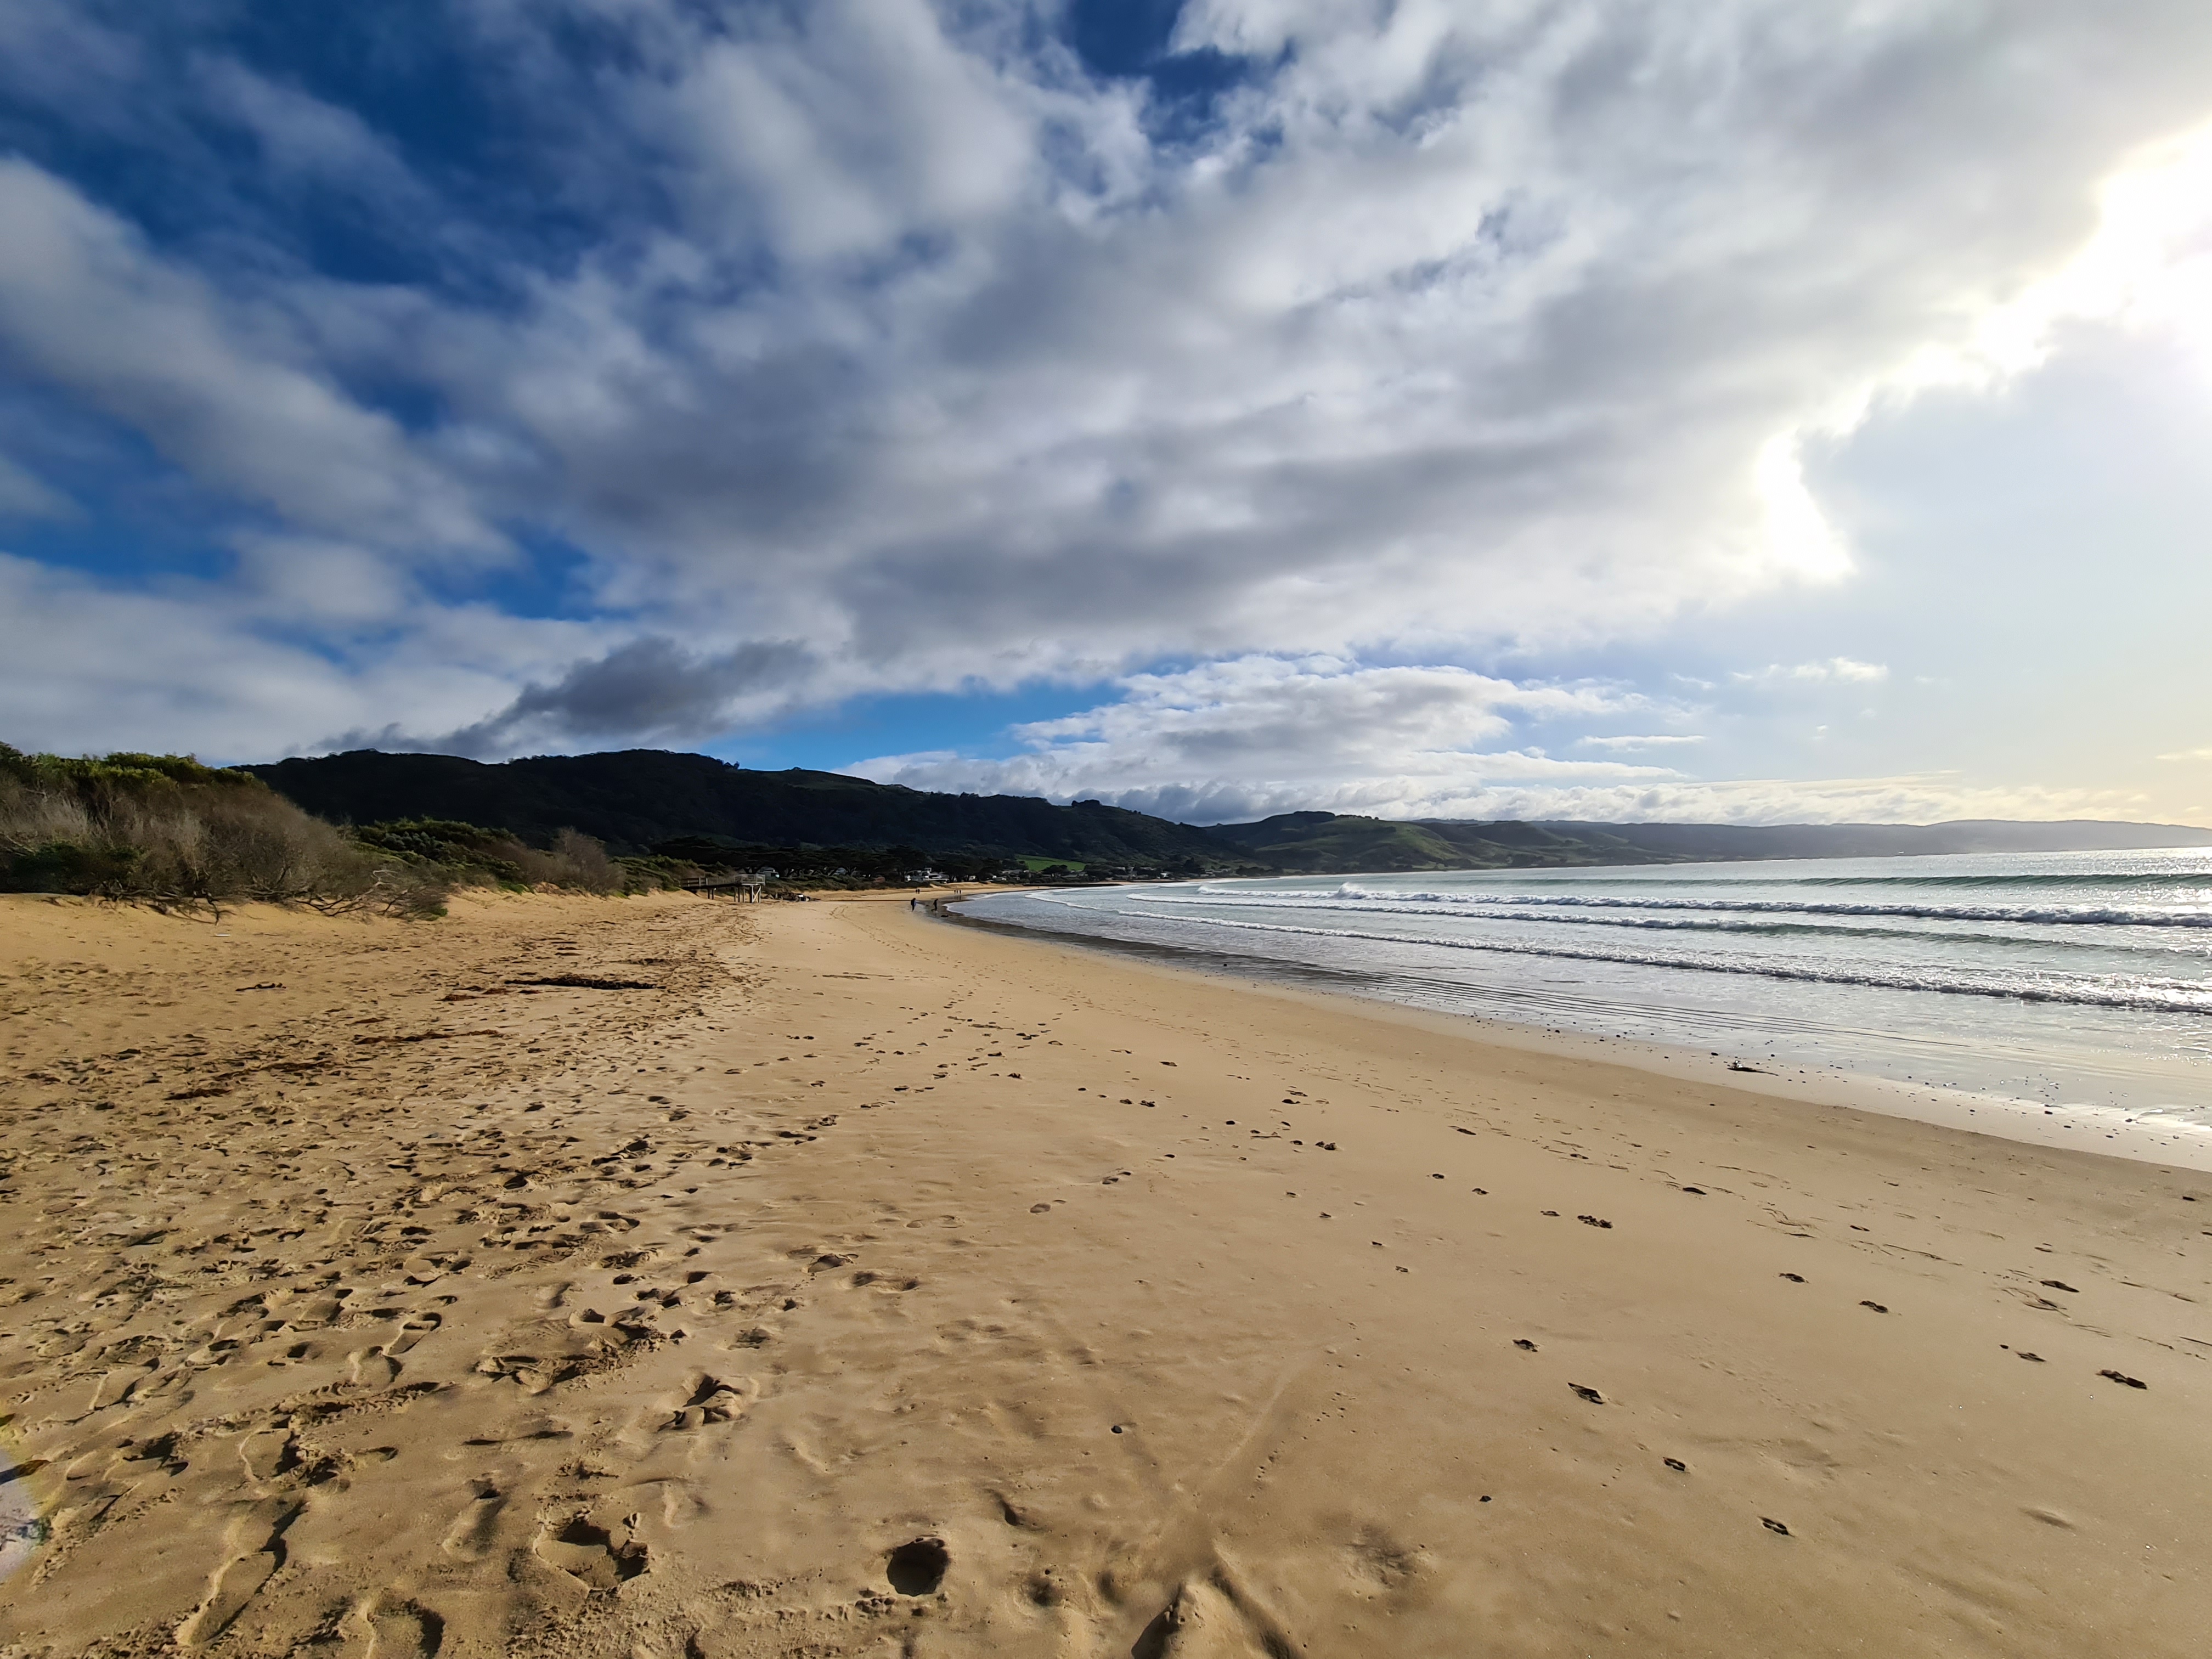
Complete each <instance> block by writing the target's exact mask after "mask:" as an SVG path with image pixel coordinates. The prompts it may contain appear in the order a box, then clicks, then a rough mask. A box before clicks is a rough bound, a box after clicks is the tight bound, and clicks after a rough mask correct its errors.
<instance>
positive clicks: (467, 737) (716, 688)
mask: <svg viewBox="0 0 2212 1659" xmlns="http://www.w3.org/2000/svg"><path fill="white" fill-rule="evenodd" d="M812 667H813V659H812V658H811V654H810V653H808V652H807V651H806V649H805V647H803V646H800V645H799V644H797V643H796V642H794V641H785V640H775V641H749V642H747V643H746V644H744V645H741V646H738V647H736V648H735V649H734V650H729V651H722V652H716V653H711V654H708V653H699V652H694V651H690V650H687V649H685V648H684V647H683V646H681V645H678V643H677V642H676V641H674V640H671V639H667V638H665V637H662V636H659V635H648V636H647V637H645V638H642V639H636V640H632V641H629V642H628V643H627V644H624V645H620V646H617V647H615V648H614V649H613V650H611V651H610V652H608V653H606V654H605V655H604V656H600V657H595V658H592V659H588V660H586V661H582V662H576V663H572V664H570V665H568V668H567V670H566V671H563V672H562V674H561V675H560V677H559V678H556V679H555V680H552V681H551V682H550V683H548V684H530V685H526V686H525V687H524V688H523V689H522V690H521V691H520V693H519V694H518V695H517V696H515V698H514V700H513V702H510V703H508V704H507V707H505V708H501V709H500V710H499V711H498V712H497V713H495V714H491V715H489V716H487V717H486V718H485V719H483V720H477V721H473V722H471V724H470V725H467V726H460V727H458V728H456V729H455V730H453V731H450V732H441V733H438V734H436V735H424V734H416V733H410V732H405V731H404V730H402V729H400V728H398V727H397V726H388V727H386V728H385V729H383V730H381V731H379V732H362V731H355V732H348V733H346V734H345V735H344V736H343V737H340V738H331V739H330V740H329V741H328V742H327V743H325V744H317V745H314V746H315V747H318V748H329V749H357V748H363V747H370V746H374V747H377V748H381V749H412V750H429V751H431V752H434V753H437V754H444V755H471V756H480V757H496V756H506V755H513V754H518V753H525V752H529V751H532V750H554V751H556V752H557V751H562V750H571V749H576V748H585V747H604V746H609V745H612V744H625V743H641V744H642V743H653V742H662V743H696V742H699V741H702V739H704V738H708V737H709V736H711V735H712V734H714V733H715V732H720V731H725V730H727V729H728V728H729V727H730V726H732V725H733V724H737V723H738V722H740V721H745V720H760V719H761V718H763V716H764V715H765V714H769V713H771V712H773V711H775V710H777V709H779V708H785V707H788V706H789V705H790V704H792V703H793V702H797V701H799V699H800V697H801V696H802V694H803V690H804V685H805V678H806V676H807V674H808V672H809V671H810V670H811V668H812Z"/></svg>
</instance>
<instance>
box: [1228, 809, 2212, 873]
mask: <svg viewBox="0 0 2212 1659" xmlns="http://www.w3.org/2000/svg"><path fill="white" fill-rule="evenodd" d="M1206 833H1208V834H1209V835H1211V836H1214V837H1215V838H1216V839H1218V840H1220V841H1224V842H1229V843H1230V844H1231V845H1233V846H1235V847H1237V848H1240V849H1242V850H1243V851H1244V852H1245V853H1246V854H1249V856H1250V857H1251V858H1252V859H1253V860H1254V861H1255V862H1260V863H1266V864H1271V865H1273V866H1276V867H1277V868H1279V869H1281V870H1284V871H1285V872H1297V873H1303V874H1313V875H1320V874H1334V873H1346V872H1357V871H1362V870H1373V871H1397V872H1402V871H1409V870H1485V869H1504V868H1528V867H1529V866H1543V865H1591V864H1674V863H1696V862H1706V861H1711V862H1729V861H1734V860H1746V859H1830V858H1895V857H1903V856H1910V855H1918V856H1922V857H1927V856H1931V855H1934V854H1943V853H2058V852H2112V851H2120V850H2124V849H2130V848H2154V847H2212V829H2195V828H2191V827H2190V826H2187V825H2183V824H2162V823H2106V822H2103V821H2101V820H2098V819H2075V820H2073V821H2071V822H2066V823H2015V822H2011V821H2008V820H2004V819H1961V820H1959V821H1957V822H1955V823H1927V824H1918V823H1780V824H1734V823H1587V822H1579V821H1575V820H1567V819H1560V820H1551V821H1529V822H1518V821H1513V820H1506V821H1503V822H1499V823H1477V822H1473V821H1469V820H1463V819H1453V818H1411V819H1392V818H1369V817H1351V816H1347V815H1343V814H1339V813H1333V812H1285V813H1280V814H1278V815H1277V816H1276V817H1270V818H1263V819H1261V820H1260V821H1259V822H1258V823H1219V824H1215V825H1213V826H1212V828H1211V829H1209V830H1208V831H1207V832H1206Z"/></svg>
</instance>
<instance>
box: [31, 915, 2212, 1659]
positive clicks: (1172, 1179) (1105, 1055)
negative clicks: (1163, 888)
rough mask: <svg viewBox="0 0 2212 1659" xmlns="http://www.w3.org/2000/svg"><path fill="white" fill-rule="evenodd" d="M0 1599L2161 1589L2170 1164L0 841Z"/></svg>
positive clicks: (2051, 1636)
mask: <svg viewBox="0 0 2212 1659" xmlns="http://www.w3.org/2000/svg"><path fill="white" fill-rule="evenodd" d="M0 1077H4V1091H0V1157H3V1158H4V1164H0V1309H4V1317H3V1318H0V1459H4V1460H5V1461H6V1462H9V1463H10V1464H12V1478H10V1479H8V1480H5V1481H4V1483H0V1525H4V1527H5V1528H6V1529H7V1530H6V1531H5V1533H4V1534H0V1575H4V1576H0V1653H5V1654H6V1655H7V1656H9V1659H16V1656H19V1655H20V1656H25V1659H27V1656H45V1655H49V1654H51V1655H56V1656H59V1655H64V1654H70V1655H74V1654H100V1655H103V1656H118V1659H119V1656H125V1655H137V1654H154V1653H161V1652H166V1651H170V1650H175V1649H178V1648H183V1649H185V1650H195V1651H199V1650H204V1651H207V1652H209V1653H211V1654H241V1655H244V1654H252V1655H276V1654H295V1653H318V1654H328V1655H331V1656H334V1659H335V1656H341V1655H343V1656H346V1659H369V1656H374V1659H416V1656H425V1659H427V1656H429V1655H432V1654H439V1653H442V1654H446V1655H450V1656H461V1655H478V1654H483V1655H490V1654H496V1653H526V1654H531V1655H546V1656H556V1655H559V1656H566V1655H571V1654H574V1655H579V1656H580V1655H600V1654H614V1655H634V1656H639V1659H720V1656H732V1659H735V1656H756V1655H758V1656H767V1655H789V1656H799V1655H808V1656H834V1655H848V1654H850V1655H884V1656H890V1655H902V1654H917V1655H931V1654H935V1655H986V1654H989V1655H997V1654H1013V1655H1025V1654H1036V1655H1085V1656H1088V1655H1099V1656H1115V1659H1119V1656H1122V1655H1134V1656H1164V1655H1179V1656H1194V1659H1197V1656H1246V1655H1251V1656H1280V1655H1286V1654H1311V1655H1316V1656H1320V1655H1364V1654H1374V1655H1383V1654H1404V1655H1430V1654H1436V1655H1446V1654H1449V1655H1461V1654H1468V1655H1474V1654H1480V1655H1493V1654H1494V1655H1513V1656H1519V1655H1528V1656H1540V1655H1541V1656H1554V1655H1556V1656H1569V1655H1586V1654H1595V1653H1613V1654H1620V1655H1624V1656H1644V1655H1729V1656H1734V1655H1746V1656H1750V1655H1778V1654H1790V1655H1831V1654H1833V1655H1845V1654H1863V1653H1881V1654H1884V1655H1895V1656H1923V1655H1924V1656H1936V1655H1944V1656H1952V1655H1981V1654H1988V1655H2049V1656H2053V1659H2057V1656H2069V1659H2071V1656H2081V1655H2085V1654H2107V1653H2109V1654H2127V1655H2130V1656H2166V1655H2172V1656H2177V1659H2178V1656H2184V1655H2189V1656H2194V1655H2196V1654H2198V1653H2201V1652H2202V1651H2203V1647H2204V1632H2206V1631H2207V1630H2208V1629H2212V1584H2208V1581H2207V1578H2206V1576H2205V1573H2204V1571H2203V1563H2204V1561H2205V1560H2206V1559H2207V1558H2208V1554H2212V1434H2208V1433H2207V1431H2206V1430H2205V1427H2204V1425H2205V1423H2206V1421H2207V1420H2208V1414H2212V1370H2208V1369H2207V1366H2208V1362H2212V1313H2209V1312H2208V1309H2207V1298H2208V1297H2212V1288H2208V1285H2207V1273H2206V1270H2205V1264H2206V1262H2207V1261H2208V1259H2212V1177H2207V1176H2203V1175H2199V1174H2192V1173H2190V1172H2187V1171H2183V1170H2174V1169H2170V1168H2165V1167H2161V1166H2160V1165H2158V1164H2152V1163H2145V1162H2142V1161H2126V1160H2122V1159H2118V1158H2104V1157H2099V1156H2094V1155H2092V1154H2089V1153H2087V1152H2075V1151H2070V1150H2068V1149H2066V1148H2064V1147H2063V1146H2057V1147H2052V1146H2035V1145H2030V1144H2026V1143H2022V1142H2018V1141H2011V1140H2005V1139H1995V1138H1992V1137H1989V1136H1985V1135H1980V1134H1975V1133H1968V1132H1966V1131H1964V1130H1962V1129H1959V1128H1955V1127H1946V1126H1944V1125H1940V1124H1928V1123H1921V1122H1916V1121H1908V1120H1905V1119H1901V1118H1899V1117H1896V1116H1892V1115H1880V1114H1876V1113H1870V1112H1862V1111H1858V1110H1854V1109H1850V1107H1848V1106H1847V1105H1845V1104H1844V1103H1841V1102H1840V1101H1836V1100H1818V1101H1814V1100H1799V1099H1790V1098H1784V1097H1779V1096H1776V1095H1768V1094H1763V1093H1762V1092H1761V1085H1762V1084H1763V1083H1765V1081H1766V1080H1765V1079H1759V1078H1758V1077H1744V1078H1741V1079H1729V1084H1728V1085H1723V1083H1721V1082H1717V1081H1715V1080H1713V1079H1708V1078H1699V1077H1695V1076H1689V1075H1680V1074H1669V1073H1665V1072H1661V1071H1654V1070H1650V1069H1646V1068H1642V1067H1638V1066H1632V1065H1627V1064H1623V1063H1621V1062H1620V1060H1616V1059H1613V1058H1608V1057H1606V1056H1602V1055H1600V1054H1593V1053H1590V1052H1588V1051H1587V1050H1586V1049H1582V1048H1568V1047H1566V1046H1564V1045H1551V1046H1547V1045H1546V1044H1544V1043H1542V1042H1514V1043H1510V1044H1508V1043H1501V1042H1494V1041H1489V1040H1486V1037H1485V1035H1484V1033H1483V1031H1482V1030H1481V1029H1480V1028H1478V1027H1475V1026H1474V1025H1472V1024H1468V1023H1464V1022H1455V1021H1453V1020H1451V1019H1449V1018H1444V1017H1441V1016H1431V1015H1424V1014H1418V1013H1413V1012H1404V1011H1395V1010H1390V1009H1387V1008H1383V1007H1379V1006H1372V1005H1369V1004H1365V1003H1360V1002H1353V1001H1351V1000H1328V999H1325V998H1322V997H1319V996H1315V995H1310V994H1297V993H1294V992H1289V991H1279V990H1275V989H1273V988H1268V987H1253V986H1247V985H1243V984H1239V983H1236V982H1232V981H1227V980H1223V979H1216V978H1207V977H1200V976H1198V975H1190V974H1185V973H1178V972H1175V971H1172V970H1170V969H1164V968H1159V967H1154V966H1151V965H1148V964H1146V963H1139V962H1133V961H1126V960H1122V959H1119V958H1115V957H1109V956H1107V955H1104V954H1103V953H1092V952H1079V951H1073V950H1070V949H1066V948H1064V947H1061V946H1058V945H1052V944H1048V943H1044V942H1041V941H1036V940H1032V939H1020V938H1012V937H1007V936H1004V935H1000V934H996V933H987V932H984V931H981V930H978V929H973V928H966V927H959V926H957V925H954V924H951V923H949V922H945V921H937V920H933V919H932V918H930V917H928V916H927V915H920V914H917V913H915V912H914V911H912V910H910V909H909V908H908V906H907V905H906V904H904V903H903V902H891V903H882V902H850V903H813V904H764V905H757V906H742V905H736V904H732V903H729V902H720V901H708V900H700V899H688V898H680V897H677V896H665V897H661V898H655V899H650V900H647V899H635V900H629V901H626V902H618V901H606V900H590V899H580V898H578V899H568V898H556V897H550V896H515V897H501V898H480V899H475V900H470V901H465V902H460V903H459V904H457V905H456V906H455V908H454V912H453V915H451V916H449V917H448V918H447V919H445V920H443V921H436V922H430V923H415V924H402V923H397V922H389V921H364V920H360V919H348V918H336V919H331V918H324V917H319V916H316V915H311V914H299V913H290V912H282V911H276V910H247V911H241V912H236V913H231V914H227V915H225V916H224V917H223V918H222V920H221V921H210V920H208V919H206V918H205V917H201V918H197V919H186V918H182V917H175V916H164V915H157V914H155V913H153V912H150V911H146V910H137V909H125V908H107V907H101V906H98V905H94V904H91V903H88V902H79V901H66V902H51V901H46V900H40V899H33V898H21V897H9V898H6V899H0Z"/></svg>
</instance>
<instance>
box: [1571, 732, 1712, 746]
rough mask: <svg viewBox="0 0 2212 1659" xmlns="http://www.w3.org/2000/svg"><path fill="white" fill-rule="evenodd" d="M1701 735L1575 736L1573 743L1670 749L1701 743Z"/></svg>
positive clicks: (1578, 744) (1702, 739)
mask: <svg viewBox="0 0 2212 1659" xmlns="http://www.w3.org/2000/svg"><path fill="white" fill-rule="evenodd" d="M1704 741H1705V738H1702V737H1697V736H1691V735H1687V734H1684V735H1678V736H1672V737H1669V736H1664V735H1661V736H1643V737H1614V738H1576V739H1575V744H1576V746H1577V748H1582V749H1609V750H1624V749H1670V748H1677V747H1680V746H1681V745H1682V744H1692V743H1703V742H1704Z"/></svg>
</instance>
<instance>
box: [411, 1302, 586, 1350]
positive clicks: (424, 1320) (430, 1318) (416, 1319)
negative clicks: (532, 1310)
mask: <svg viewBox="0 0 2212 1659" xmlns="http://www.w3.org/2000/svg"><path fill="white" fill-rule="evenodd" d="M562 1288H563V1289H564V1290H565V1289H566V1288H567V1287H566V1286H565V1285H564V1286H563V1287H562ZM445 1322H446V1321H445V1316H443V1315H442V1314H435V1313H429V1312H423V1313H410V1314H404V1315H402V1316H400V1320H399V1334H398V1335H397V1336H395V1337H393V1338H392V1340H391V1341H389V1342H387V1343H386V1344H385V1345H384V1352H386V1353H387V1354H392V1355H394V1356H398V1355H399V1354H403V1353H405V1352H407V1351H408V1350H409V1349H410V1348H411V1347H413V1346H415V1345H416V1343H417V1342H420V1341H421V1340H422V1339H423V1338H424V1337H426V1336H428V1335H429V1334H430V1333H431V1332H433V1331H435V1330H436V1329H437V1328H438V1327H439V1326H441V1325H442V1324H444V1323H445Z"/></svg>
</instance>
